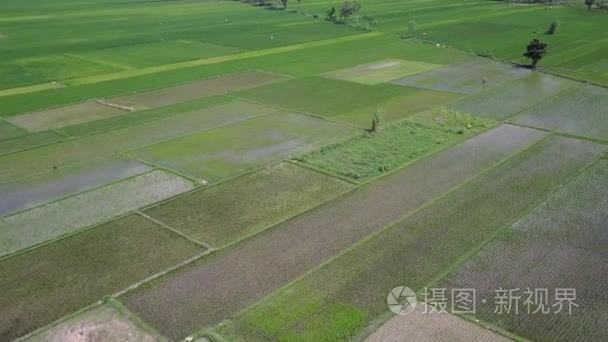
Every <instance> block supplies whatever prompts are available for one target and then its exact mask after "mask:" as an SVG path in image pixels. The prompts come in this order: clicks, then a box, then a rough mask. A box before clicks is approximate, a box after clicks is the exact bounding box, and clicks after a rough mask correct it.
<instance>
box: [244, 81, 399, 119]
mask: <svg viewBox="0 0 608 342" xmlns="http://www.w3.org/2000/svg"><path fill="white" fill-rule="evenodd" d="M401 93H402V90H401V89H400V88H399V87H396V86H394V85H387V84H381V85H377V86H370V85H364V84H357V83H351V82H346V81H339V80H332V79H328V78H322V77H308V78H300V79H294V80H289V81H287V82H281V83H280V84H274V85H269V86H265V87H260V88H256V89H250V90H246V91H243V92H239V93H236V94H234V96H236V97H239V98H244V99H247V100H251V101H257V102H261V103H265V104H269V105H273V106H278V107H283V108H288V109H293V110H297V111H302V112H307V113H313V114H317V115H322V116H327V117H333V116H337V115H341V114H345V113H348V112H351V111H353V110H355V109H358V108H361V107H367V106H369V105H372V104H375V103H379V102H383V101H386V100H388V99H390V98H393V97H395V96H398V95H400V94H401ZM372 114H373V113H372Z"/></svg>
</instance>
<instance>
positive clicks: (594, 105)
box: [513, 85, 608, 140]
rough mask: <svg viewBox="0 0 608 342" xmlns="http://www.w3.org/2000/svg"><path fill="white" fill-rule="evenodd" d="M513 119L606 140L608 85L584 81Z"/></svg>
mask: <svg viewBox="0 0 608 342" xmlns="http://www.w3.org/2000/svg"><path fill="white" fill-rule="evenodd" d="M513 121H514V122H515V123H519V124H523V125H527V126H532V127H539V128H544V129H549V130H554V131H558V132H564V133H570V134H574V135H580V136H584V137H589V138H597V139H602V140H608V89H606V88H603V87H596V86H592V85H585V86H584V87H580V88H578V89H576V90H575V91H571V92H568V93H566V94H564V95H562V96H560V97H558V98H556V99H554V100H552V101H550V102H546V103H542V104H541V105H538V106H536V107H533V108H530V109H529V110H527V111H525V112H523V113H521V114H520V115H518V116H516V117H515V118H513Z"/></svg>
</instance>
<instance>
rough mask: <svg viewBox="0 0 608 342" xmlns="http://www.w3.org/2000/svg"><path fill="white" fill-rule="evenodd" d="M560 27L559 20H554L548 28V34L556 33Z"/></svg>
mask: <svg viewBox="0 0 608 342" xmlns="http://www.w3.org/2000/svg"><path fill="white" fill-rule="evenodd" d="M558 28H559V21H557V20H554V21H553V22H552V23H551V25H549V29H548V30H547V33H548V34H555V33H556V32H557V29H558Z"/></svg>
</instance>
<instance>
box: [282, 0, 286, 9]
mask: <svg viewBox="0 0 608 342" xmlns="http://www.w3.org/2000/svg"><path fill="white" fill-rule="evenodd" d="M281 4H283V9H287V0H281Z"/></svg>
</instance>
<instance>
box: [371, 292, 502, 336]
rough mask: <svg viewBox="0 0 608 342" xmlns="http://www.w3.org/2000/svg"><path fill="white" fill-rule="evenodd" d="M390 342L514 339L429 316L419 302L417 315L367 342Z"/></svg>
mask: <svg viewBox="0 0 608 342" xmlns="http://www.w3.org/2000/svg"><path fill="white" fill-rule="evenodd" d="M429 311H430V309H429ZM406 336H407V337H406ZM388 341H392V342H398V341H417V342H432V341H461V342H467V341H470V342H473V341H477V342H483V341H493V342H508V341H511V339H508V338H505V337H503V336H500V335H498V334H497V333H495V332H494V331H492V330H489V329H486V328H483V327H481V326H480V325H477V324H475V323H473V322H469V321H466V320H464V319H462V318H459V317H457V316H454V315H451V314H449V313H445V314H444V313H441V314H437V313H425V312H424V306H423V303H421V302H418V305H417V306H416V309H415V310H414V311H413V312H408V313H406V314H404V315H397V316H394V317H393V318H391V319H390V320H389V321H388V322H386V323H385V324H384V325H382V326H381V327H380V328H379V329H378V330H376V331H375V332H374V333H373V334H371V336H369V337H368V338H367V339H365V342H388Z"/></svg>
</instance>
